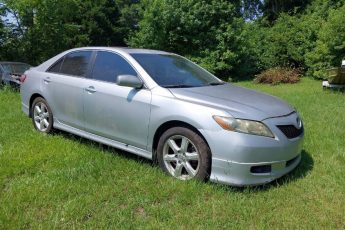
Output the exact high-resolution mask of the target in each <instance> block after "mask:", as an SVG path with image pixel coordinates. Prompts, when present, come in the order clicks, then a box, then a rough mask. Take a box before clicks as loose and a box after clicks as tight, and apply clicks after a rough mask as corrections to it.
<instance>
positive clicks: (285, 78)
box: [254, 68, 301, 85]
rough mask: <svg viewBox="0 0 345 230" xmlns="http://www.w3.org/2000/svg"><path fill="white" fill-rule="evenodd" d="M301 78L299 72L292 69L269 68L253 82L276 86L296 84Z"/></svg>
mask: <svg viewBox="0 0 345 230" xmlns="http://www.w3.org/2000/svg"><path fill="white" fill-rule="evenodd" d="M300 78H301V72H300V70H298V69H292V68H271V69H268V70H265V71H264V72H262V73H260V74H258V75H256V77H255V79H254V82H256V83H264V84H272V85H277V84H280V83H290V84H293V83H297V82H299V80H300Z"/></svg>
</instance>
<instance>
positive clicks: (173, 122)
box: [152, 120, 212, 162]
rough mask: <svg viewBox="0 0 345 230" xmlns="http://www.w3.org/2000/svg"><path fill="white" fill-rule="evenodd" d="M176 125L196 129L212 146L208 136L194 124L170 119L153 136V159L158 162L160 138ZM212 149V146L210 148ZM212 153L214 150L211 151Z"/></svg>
mask: <svg viewBox="0 0 345 230" xmlns="http://www.w3.org/2000/svg"><path fill="white" fill-rule="evenodd" d="M174 127H184V128H188V129H191V130H192V131H194V132H195V133H197V134H198V135H199V136H200V137H201V138H202V139H203V140H204V141H205V143H206V144H207V146H208V147H209V148H210V145H209V144H208V142H207V140H206V138H205V137H204V135H202V133H201V132H200V131H199V130H198V129H197V128H195V127H194V126H193V125H191V124H189V123H187V122H184V121H180V120H170V121H166V122H164V123H163V124H161V125H160V126H159V127H158V128H157V129H156V132H155V134H154V136H153V140H152V159H153V160H154V161H155V162H156V161H157V146H158V142H159V138H160V137H161V136H162V134H163V133H164V132H165V131H167V130H168V129H170V128H174ZM210 149H211V148H210ZM211 154H212V152H211Z"/></svg>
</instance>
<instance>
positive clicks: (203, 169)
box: [157, 127, 211, 181]
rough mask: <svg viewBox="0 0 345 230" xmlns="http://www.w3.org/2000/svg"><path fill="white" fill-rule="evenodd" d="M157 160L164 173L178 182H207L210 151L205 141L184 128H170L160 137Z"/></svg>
mask: <svg viewBox="0 0 345 230" xmlns="http://www.w3.org/2000/svg"><path fill="white" fill-rule="evenodd" d="M157 159H158V163H159V166H160V167H161V168H162V170H163V171H164V172H166V173H167V174H169V175H170V176H173V177H175V178H177V179H180V180H190V179H196V180H200V181H207V180H208V179H209V177H210V173H211V150H210V148H209V147H208V145H207V143H206V141H205V140H204V139H203V138H202V137H201V136H200V135H199V134H198V133H196V132H194V131H192V130H191V129H188V128H186V127H174V128H170V129H168V130H167V131H165V132H164V133H163V135H162V136H161V137H160V139H159V142H158V146H157Z"/></svg>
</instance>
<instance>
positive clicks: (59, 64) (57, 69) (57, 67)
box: [48, 58, 64, 73]
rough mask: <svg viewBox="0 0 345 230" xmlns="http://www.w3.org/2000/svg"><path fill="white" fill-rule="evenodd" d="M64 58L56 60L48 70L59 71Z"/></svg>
mask: <svg viewBox="0 0 345 230" xmlns="http://www.w3.org/2000/svg"><path fill="white" fill-rule="evenodd" d="M63 59H64V58H61V59H60V60H59V61H58V62H56V63H55V64H54V65H52V66H51V67H50V68H49V70H48V72H52V73H59V72H60V69H61V65H62V62H63Z"/></svg>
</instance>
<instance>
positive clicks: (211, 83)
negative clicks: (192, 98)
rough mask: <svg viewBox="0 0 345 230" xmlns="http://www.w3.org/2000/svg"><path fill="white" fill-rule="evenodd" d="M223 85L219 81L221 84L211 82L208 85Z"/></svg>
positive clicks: (222, 82)
mask: <svg viewBox="0 0 345 230" xmlns="http://www.w3.org/2000/svg"><path fill="white" fill-rule="evenodd" d="M224 84H225V82H224V81H221V82H211V83H209V84H208V85H224Z"/></svg>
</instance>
